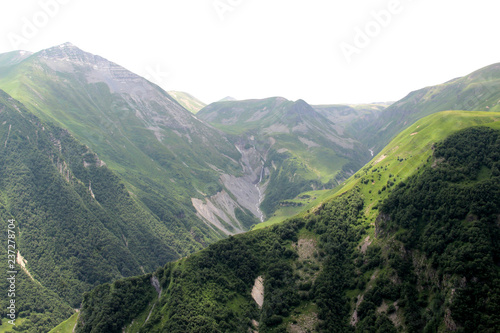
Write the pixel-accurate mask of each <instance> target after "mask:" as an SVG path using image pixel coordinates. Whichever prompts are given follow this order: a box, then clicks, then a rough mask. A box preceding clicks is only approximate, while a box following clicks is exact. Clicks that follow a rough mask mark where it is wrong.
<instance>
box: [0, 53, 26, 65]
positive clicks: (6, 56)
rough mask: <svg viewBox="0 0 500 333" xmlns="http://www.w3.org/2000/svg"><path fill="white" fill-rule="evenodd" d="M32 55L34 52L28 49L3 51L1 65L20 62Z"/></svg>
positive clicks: (0, 56)
mask: <svg viewBox="0 0 500 333" xmlns="http://www.w3.org/2000/svg"><path fill="white" fill-rule="evenodd" d="M30 55H32V53H31V52H28V51H12V52H8V53H2V54H0V67H3V66H12V65H15V64H18V63H20V62H21V61H23V60H24V59H26V58H28V57H29V56H30Z"/></svg>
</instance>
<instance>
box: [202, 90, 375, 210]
mask: <svg viewBox="0 0 500 333" xmlns="http://www.w3.org/2000/svg"><path fill="white" fill-rule="evenodd" d="M325 113H327V112H325ZM197 117H199V118H200V119H202V120H205V121H207V122H208V123H210V124H211V125H213V126H214V127H216V128H218V129H220V130H222V131H224V132H225V133H227V134H228V135H229V139H230V140H231V141H232V142H234V143H235V144H237V145H238V146H239V147H240V150H248V149H254V150H256V151H257V152H258V153H259V154H260V156H261V159H262V163H263V164H264V174H262V175H261V179H262V180H263V181H264V182H265V184H266V187H265V191H264V193H265V197H264V199H263V201H262V205H261V207H262V209H263V211H264V213H265V214H267V215H268V216H269V215H270V214H272V213H273V212H274V210H275V209H276V207H277V205H278V204H279V203H280V202H281V201H283V200H286V199H291V198H293V197H295V196H296V195H297V194H299V193H301V192H303V191H307V190H312V189H322V188H332V187H334V186H336V185H337V184H338V183H339V181H342V180H344V179H346V178H347V177H348V176H349V175H351V174H352V173H354V172H355V171H356V170H357V169H359V168H360V167H361V166H362V165H363V164H364V163H365V162H366V161H367V160H368V159H369V156H370V155H369V152H368V149H367V148H365V147H363V146H362V145H361V144H360V143H359V142H358V141H356V140H355V139H353V138H352V137H351V136H349V135H348V134H346V133H344V128H343V127H342V126H340V125H337V124H336V123H334V122H332V121H331V120H329V119H328V115H326V116H325V115H323V114H322V113H321V112H318V111H317V110H316V109H315V108H313V107H311V106H310V105H309V104H307V103H306V102H305V101H303V100H298V101H295V102H293V101H289V100H286V99H285V98H281V97H272V98H267V99H262V100H244V101H225V102H216V103H212V104H210V105H208V106H206V107H205V108H203V109H202V110H201V111H199V112H198V114H197ZM242 148H243V149H242Z"/></svg>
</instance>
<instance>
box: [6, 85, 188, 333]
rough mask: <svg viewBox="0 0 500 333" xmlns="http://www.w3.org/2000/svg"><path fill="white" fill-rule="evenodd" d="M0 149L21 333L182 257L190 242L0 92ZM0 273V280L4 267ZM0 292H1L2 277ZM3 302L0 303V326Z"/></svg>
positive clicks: (92, 158)
mask: <svg viewBox="0 0 500 333" xmlns="http://www.w3.org/2000/svg"><path fill="white" fill-rule="evenodd" d="M0 141H1V144H0V156H1V158H0V166H1V172H0V218H1V219H2V221H5V222H6V221H7V220H8V219H14V220H15V221H16V222H15V228H13V230H14V231H15V237H14V239H15V242H16V244H15V246H14V247H13V249H14V251H13V252H14V253H15V257H16V258H15V260H16V262H17V267H18V270H19V274H18V279H17V282H16V285H17V287H18V289H17V290H18V292H17V295H16V302H17V303H16V304H17V313H18V314H20V316H21V319H20V320H21V321H22V323H23V327H24V328H26V330H27V331H29V332H31V331H32V330H31V329H33V330H35V331H45V332H47V331H48V330H49V329H50V328H52V327H54V326H55V325H56V324H57V323H59V322H60V321H62V320H63V319H64V318H67V317H68V316H69V315H70V314H71V313H73V310H72V309H73V308H78V307H79V305H80V303H81V300H82V294H83V293H84V292H86V291H89V290H90V289H91V288H93V287H95V286H97V285H99V284H101V283H104V282H110V281H113V280H116V279H119V278H123V277H127V276H134V275H138V274H142V273H145V272H150V271H153V270H155V269H156V268H157V267H159V266H161V265H164V264H165V263H166V262H169V261H173V260H176V259H178V258H180V257H181V256H184V255H186V254H187V253H189V251H188V249H189V247H188V246H192V245H191V243H192V241H189V239H179V234H180V233H179V232H176V231H175V230H171V229H170V228H169V226H168V225H166V224H165V223H163V222H162V221H160V220H159V219H158V218H157V217H156V216H155V215H154V214H153V213H152V212H151V211H150V210H149V209H147V207H146V206H145V205H144V204H143V203H142V202H140V201H139V200H138V199H137V197H136V196H135V195H134V194H133V193H131V192H129V191H128V190H127V189H126V187H125V186H124V183H123V182H122V181H121V180H120V178H119V177H118V176H117V175H116V174H115V173H114V172H113V171H112V170H110V169H109V168H108V167H107V166H106V163H104V162H103V161H102V160H101V159H100V157H99V156H98V155H97V154H96V153H94V152H93V151H92V150H91V149H89V147H88V146H85V145H82V144H81V143H79V142H78V141H77V140H76V139H75V138H74V137H73V136H72V135H71V134H70V133H69V132H68V131H67V130H64V129H61V128H60V127H58V126H54V125H53V124H50V123H47V122H43V121H41V120H40V119H39V118H38V117H36V116H34V115H33V114H32V113H30V112H29V111H28V110H27V108H26V107H25V106H24V105H23V104H21V103H20V102H18V101H16V100H14V99H13V98H12V97H10V96H9V95H7V94H6V93H4V92H3V91H0ZM5 230H7V229H5ZM6 233H7V232H6V231H5V239H7V234H6ZM185 235H186V236H187V235H190V234H188V233H187V232H186V233H185ZM9 238H11V237H9ZM9 250H12V249H11V248H9ZM2 253H3V254H5V257H7V247H2ZM1 265H2V266H1V267H2V272H6V271H7V270H8V269H7V267H6V266H7V261H6V260H5V261H2V262H1ZM3 268H5V269H3ZM10 270H12V269H10ZM2 276H4V275H3V274H2ZM0 285H1V286H2V287H3V288H5V290H8V289H9V282H8V281H7V279H6V278H2V279H1V282H0ZM8 302H9V300H8V299H7V297H2V298H1V301H0V304H1V309H2V310H1V314H2V319H5V318H6V316H5V315H6V311H7V310H6V309H7V306H8ZM18 324H19V322H18Z"/></svg>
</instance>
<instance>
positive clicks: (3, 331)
mask: <svg viewBox="0 0 500 333" xmlns="http://www.w3.org/2000/svg"><path fill="white" fill-rule="evenodd" d="M8 320H9V319H7V318H6V317H4V318H2V325H1V326H0V333H7V332H15V331H14V330H13V328H14V327H16V326H19V325H21V324H22V323H23V322H24V320H25V319H24V318H17V319H16V321H15V323H16V325H15V326H14V325H11V324H9V323H8Z"/></svg>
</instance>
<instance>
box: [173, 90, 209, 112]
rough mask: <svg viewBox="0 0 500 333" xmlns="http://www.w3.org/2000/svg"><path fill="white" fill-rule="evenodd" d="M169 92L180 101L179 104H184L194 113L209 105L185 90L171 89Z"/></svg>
mask: <svg viewBox="0 0 500 333" xmlns="http://www.w3.org/2000/svg"><path fill="white" fill-rule="evenodd" d="M168 94H169V95H170V96H172V97H173V98H175V100H176V101H177V102H179V104H180V105H182V106H183V107H184V108H185V109H186V110H188V111H191V112H192V113H194V114H196V113H197V112H198V111H200V110H201V109H203V108H204V107H205V106H207V105H206V104H205V103H203V102H202V101H200V100H199V99H197V98H196V97H194V96H193V95H191V94H188V93H186V92H183V91H169V92H168Z"/></svg>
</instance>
